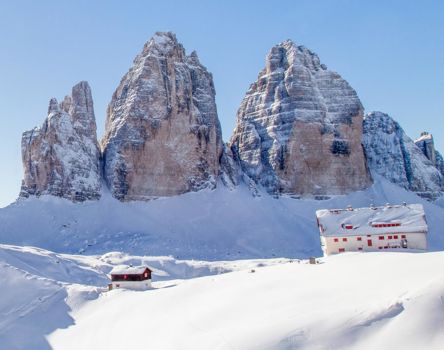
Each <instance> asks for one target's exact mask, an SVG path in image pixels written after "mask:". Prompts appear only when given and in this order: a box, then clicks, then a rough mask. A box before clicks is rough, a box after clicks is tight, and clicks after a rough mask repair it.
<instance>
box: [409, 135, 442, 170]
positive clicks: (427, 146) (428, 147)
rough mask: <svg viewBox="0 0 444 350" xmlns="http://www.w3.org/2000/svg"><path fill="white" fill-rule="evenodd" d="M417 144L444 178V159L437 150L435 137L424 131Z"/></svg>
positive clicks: (416, 141)
mask: <svg viewBox="0 0 444 350" xmlns="http://www.w3.org/2000/svg"><path fill="white" fill-rule="evenodd" d="M415 144H416V145H417V146H418V147H419V148H420V149H421V151H422V153H423V154H424V155H425V156H426V157H427V158H428V159H429V160H430V162H432V164H433V165H434V166H435V167H436V168H437V169H438V170H439V172H440V173H441V174H442V175H443V176H444V159H443V157H442V155H441V153H439V152H438V151H437V150H436V149H435V142H434V141H433V135H432V134H429V133H428V132H426V131H424V132H422V133H421V136H420V137H419V139H416V140H415Z"/></svg>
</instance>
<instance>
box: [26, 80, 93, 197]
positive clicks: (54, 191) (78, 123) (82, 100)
mask: <svg viewBox="0 0 444 350" xmlns="http://www.w3.org/2000/svg"><path fill="white" fill-rule="evenodd" d="M22 161H23V167H24V179H23V182H22V188H21V193H20V196H21V197H29V196H31V195H35V196H40V195H45V194H49V195H54V196H58V197H63V198H67V199H70V200H72V201H85V200H88V199H98V198H100V190H101V176H100V150H99V146H98V142H97V135H96V121H95V116H94V106H93V100H92V96H91V89H90V87H89V85H88V83H87V82H80V83H79V84H77V85H75V86H74V87H73V88H72V94H71V96H67V97H65V99H64V100H63V102H62V103H60V104H59V103H58V102H57V100H56V99H55V98H53V99H51V101H50V102H49V108H48V117H47V118H46V120H45V122H44V123H43V125H42V126H41V127H40V128H35V129H33V130H31V131H27V132H25V133H24V134H23V136H22Z"/></svg>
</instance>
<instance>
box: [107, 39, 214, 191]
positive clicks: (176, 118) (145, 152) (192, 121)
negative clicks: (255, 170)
mask: <svg viewBox="0 0 444 350" xmlns="http://www.w3.org/2000/svg"><path fill="white" fill-rule="evenodd" d="M102 147H103V150H104V161H105V164H104V169H105V179H106V181H107V183H108V185H109V187H110V188H111V191H112V193H113V195H114V196H115V197H116V198H118V199H120V200H145V199H150V198H152V197H157V196H172V195H176V194H180V193H184V192H188V191H195V190H199V189H201V188H205V187H214V186H215V185H216V178H217V176H218V175H219V158H220V157H221V154H222V151H223V144H222V136H221V128H220V123H219V119H218V116H217V110H216V103H215V89H214V84H213V78H212V75H211V74H210V73H209V72H208V71H207V70H206V68H205V67H204V66H203V65H202V64H201V63H200V62H199V60H198V58H197V54H196V53H194V54H191V55H190V56H187V55H186V53H185V50H184V48H183V46H182V45H181V44H180V43H179V42H178V41H177V39H176V36H175V35H174V34H173V33H170V32H167V33H156V34H155V35H154V36H153V37H152V38H151V39H150V40H149V41H148V42H147V43H146V44H145V46H144V48H143V50H142V52H141V54H139V55H138V56H137V57H136V59H135V60H134V64H133V66H132V67H131V68H130V70H129V71H128V73H127V74H125V76H124V77H123V78H122V80H121V82H120V84H119V86H118V87H117V89H116V91H115V92H114V94H113V98H112V100H111V103H110V104H109V106H108V115H107V123H106V130H105V136H104V139H103V140H102Z"/></svg>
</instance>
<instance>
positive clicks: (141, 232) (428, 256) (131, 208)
mask: <svg viewBox="0 0 444 350" xmlns="http://www.w3.org/2000/svg"><path fill="white" fill-rule="evenodd" d="M403 201H405V202H408V203H422V204H423V205H424V208H425V211H426V215H427V221H428V224H429V228H430V233H429V235H428V239H429V247H430V248H431V250H432V251H435V252H430V253H423V254H414V253H406V252H402V253H401V252H397V253H395V252H383V253H382V252H381V253H380V252H378V253H361V254H358V253H356V254H343V255H340V256H332V257H329V258H322V259H321V263H320V264H318V265H309V264H308V263H307V261H306V260H299V259H303V258H306V257H308V256H312V255H315V256H320V255H321V249H320V244H319V232H318V229H317V225H316V219H315V211H316V210H317V209H319V208H344V207H346V206H347V205H349V204H350V205H352V206H354V207H363V206H368V205H369V204H374V205H383V204H385V203H386V202H390V203H401V202H403ZM437 204H439V203H437ZM0 224H1V225H0V243H1V244H0V285H1V286H2V291H1V294H0V295H1V298H0V315H1V318H0V349H8V350H10V349H11V350H15V349H26V350H29V349H30V350H47V349H63V350H65V349H68V350H69V349H71V348H73V349H74V348H75V349H94V350H99V349H121V348H122V347H126V348H128V349H138V348H140V349H142V348H146V347H147V346H149V347H150V348H153V349H162V350H168V349H184V350H186V349H193V350H199V349H205V350H207V349H230V350H231V349H241V350H248V349H257V350H275V349H276V350H290V349H301V348H302V349H376V348H377V349H398V348H403V349H418V348H424V349H441V348H442V344H444V302H443V300H444V278H443V275H442V266H443V261H444V252H440V250H444V234H443V229H442V228H443V227H444V208H443V207H442V206H438V205H435V204H433V203H429V202H426V201H424V200H422V199H420V198H418V197H416V196H415V195H414V194H412V193H410V192H407V191H404V190H402V189H400V188H399V187H397V186H394V185H392V184H390V183H388V182H386V181H384V180H379V181H377V182H376V184H375V185H374V186H372V187H371V188H370V189H368V190H366V191H362V192H356V193H353V194H350V195H348V196H338V197H335V198H332V199H330V200H325V201H316V200H310V199H305V200H296V199H292V198H279V199H275V198H272V197H270V196H268V195H265V194H263V195H261V196H259V197H252V195H251V193H249V192H248V190H247V189H246V188H242V187H240V188H238V189H236V190H233V191H229V190H227V189H224V188H220V189H218V190H215V191H201V192H198V193H189V194H186V195H183V196H178V197H174V198H168V199H158V200H155V201H151V202H147V203H136V202H133V203H120V202H118V201H116V200H114V199H112V198H110V197H109V196H107V195H105V196H104V198H102V200H100V201H99V202H86V203H82V204H73V203H70V202H68V201H65V200H62V199H56V198H52V197H42V198H39V199H36V198H31V199H28V200H23V201H19V202H17V203H15V204H13V205H11V206H9V207H7V208H4V209H1V210H0ZM32 246H36V247H39V248H36V247H32ZM46 249H49V250H46ZM261 258H266V259H261ZM121 264H133V265H142V264H146V265H148V266H150V267H151V268H152V270H153V286H154V288H153V290H149V291H147V292H131V291H121V290H116V291H111V292H108V291H106V285H107V283H108V281H109V280H108V276H107V273H109V271H111V269H112V268H113V267H114V266H116V265H121ZM252 270H254V272H252Z"/></svg>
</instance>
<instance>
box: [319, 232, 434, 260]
mask: <svg viewBox="0 0 444 350" xmlns="http://www.w3.org/2000/svg"><path fill="white" fill-rule="evenodd" d="M393 235H394V234H392V233H390V234H385V233H379V234H378V235H371V237H367V236H359V237H361V239H362V240H361V241H358V239H357V237H358V236H347V237H345V236H342V237H341V236H337V237H329V236H327V237H326V236H321V245H322V251H323V252H324V255H330V254H337V253H339V249H340V248H344V249H345V252H357V251H381V250H384V249H385V248H384V247H389V248H390V249H391V248H395V247H401V241H402V238H401V236H402V235H405V236H406V239H407V244H408V249H419V250H426V249H427V235H426V234H425V233H422V232H419V233H397V235H398V239H390V240H389V239H388V238H387V237H388V236H393ZM379 236H384V240H380V239H379ZM335 238H337V239H338V242H335V241H334V239H335ZM343 238H347V241H346V242H344V241H343ZM370 239H371V241H372V246H368V242H367V241H368V240H370ZM380 247H381V248H380ZM359 248H362V249H361V250H360V249H359ZM399 249H400V250H403V249H404V248H399Z"/></svg>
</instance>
